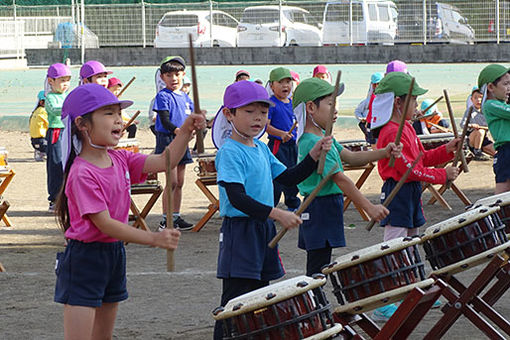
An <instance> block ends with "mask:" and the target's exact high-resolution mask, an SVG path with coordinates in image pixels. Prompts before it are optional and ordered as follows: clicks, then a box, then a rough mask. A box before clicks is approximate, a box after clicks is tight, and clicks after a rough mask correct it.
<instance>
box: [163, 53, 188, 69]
mask: <svg viewBox="0 0 510 340" xmlns="http://www.w3.org/2000/svg"><path fill="white" fill-rule="evenodd" d="M171 61H173V62H176V63H179V64H181V65H182V66H183V67H184V68H186V61H184V58H183V57H181V56H178V55H170V56H168V57H165V58H163V60H161V63H160V64H159V66H160V67H161V66H163V64H166V63H169V62H171Z"/></svg>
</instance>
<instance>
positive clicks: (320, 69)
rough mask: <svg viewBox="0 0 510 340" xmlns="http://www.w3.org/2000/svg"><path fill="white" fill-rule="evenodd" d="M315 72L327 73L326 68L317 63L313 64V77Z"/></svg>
mask: <svg viewBox="0 0 510 340" xmlns="http://www.w3.org/2000/svg"><path fill="white" fill-rule="evenodd" d="M317 73H328V68H327V67H326V66H324V65H317V66H315V68H314V69H313V75H312V76H313V77H315V75H316V74H317Z"/></svg>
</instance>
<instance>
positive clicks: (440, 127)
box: [427, 122, 452, 132]
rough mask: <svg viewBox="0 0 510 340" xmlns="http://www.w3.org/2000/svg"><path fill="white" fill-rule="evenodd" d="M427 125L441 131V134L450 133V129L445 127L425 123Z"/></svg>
mask: <svg viewBox="0 0 510 340" xmlns="http://www.w3.org/2000/svg"><path fill="white" fill-rule="evenodd" d="M427 124H430V125H432V126H433V127H435V128H436V129H438V130H441V131H443V132H452V131H451V130H450V129H448V128H445V127H443V126H441V125H437V124H434V123H431V122H427Z"/></svg>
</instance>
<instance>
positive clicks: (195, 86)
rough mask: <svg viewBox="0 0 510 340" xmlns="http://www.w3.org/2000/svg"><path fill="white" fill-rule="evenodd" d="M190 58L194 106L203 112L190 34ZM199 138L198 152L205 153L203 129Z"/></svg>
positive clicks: (197, 131) (198, 135)
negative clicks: (199, 98)
mask: <svg viewBox="0 0 510 340" xmlns="http://www.w3.org/2000/svg"><path fill="white" fill-rule="evenodd" d="M189 58H190V63H191V86H192V88H193V106H194V108H195V113H197V114H202V111H201V110H200V103H199V100H198V83H197V72H196V70H195V51H194V50H193V36H192V35H191V33H190V34H189ZM196 133H197V135H196V138H197V153H198V154H202V153H204V134H203V132H202V130H196Z"/></svg>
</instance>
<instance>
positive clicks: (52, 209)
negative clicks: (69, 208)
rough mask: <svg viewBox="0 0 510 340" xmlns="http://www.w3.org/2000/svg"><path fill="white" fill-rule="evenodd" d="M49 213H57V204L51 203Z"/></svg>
mask: <svg viewBox="0 0 510 340" xmlns="http://www.w3.org/2000/svg"><path fill="white" fill-rule="evenodd" d="M48 211H49V212H51V213H53V212H55V202H50V205H49V207H48Z"/></svg>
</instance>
